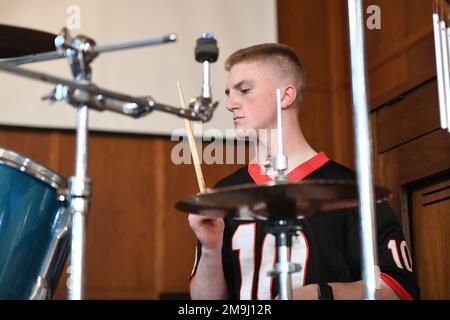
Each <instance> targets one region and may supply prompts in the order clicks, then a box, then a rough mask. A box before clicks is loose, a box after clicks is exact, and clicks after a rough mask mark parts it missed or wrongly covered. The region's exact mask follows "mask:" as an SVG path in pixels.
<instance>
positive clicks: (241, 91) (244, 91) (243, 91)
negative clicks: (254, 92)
mask: <svg viewBox="0 0 450 320" xmlns="http://www.w3.org/2000/svg"><path fill="white" fill-rule="evenodd" d="M249 91H250V88H247V89H241V90H239V92H240V93H241V94H246V93H248V92H249Z"/></svg>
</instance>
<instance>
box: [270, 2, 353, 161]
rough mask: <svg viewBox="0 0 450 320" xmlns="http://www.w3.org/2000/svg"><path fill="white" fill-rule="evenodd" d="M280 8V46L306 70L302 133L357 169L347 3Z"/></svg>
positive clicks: (282, 5)
mask: <svg viewBox="0 0 450 320" xmlns="http://www.w3.org/2000/svg"><path fill="white" fill-rule="evenodd" d="M277 9H278V34H279V41H280V42H281V43H284V44H287V45H289V46H290V47H292V48H293V49H294V50H295V51H296V52H297V54H298V55H299V57H300V59H301V60H302V62H303V64H304V67H305V70H306V88H305V95H304V97H305V98H304V102H303V104H302V106H301V111H300V123H301V127H302V130H303V133H304V135H305V137H306V139H307V140H308V141H309V142H310V143H311V145H312V146H313V148H315V149H316V150H319V151H321V150H323V151H325V152H326V153H327V154H328V155H329V156H330V157H331V158H333V159H334V160H336V161H338V162H340V163H342V164H344V165H346V166H348V167H351V168H353V167H354V151H353V144H354V142H353V141H354V138H353V126H352V113H351V110H352V109H351V97H350V88H349V64H348V62H349V56H348V36H347V34H348V31H347V16H346V10H347V7H346V1H343V0H338V1H330V0H302V1H296V0H279V1H278V6H277Z"/></svg>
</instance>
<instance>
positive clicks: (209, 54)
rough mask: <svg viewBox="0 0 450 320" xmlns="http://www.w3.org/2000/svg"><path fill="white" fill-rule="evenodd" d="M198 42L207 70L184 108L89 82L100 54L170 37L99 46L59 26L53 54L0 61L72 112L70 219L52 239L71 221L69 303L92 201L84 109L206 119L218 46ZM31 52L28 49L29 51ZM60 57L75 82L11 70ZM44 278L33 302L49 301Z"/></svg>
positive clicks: (210, 40) (77, 294)
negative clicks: (46, 86)
mask: <svg viewBox="0 0 450 320" xmlns="http://www.w3.org/2000/svg"><path fill="white" fill-rule="evenodd" d="M1 31H2V29H1V28H0V34H1ZM201 39H202V40H201V41H200V40H199V41H197V47H196V58H197V61H199V62H202V63H203V65H204V66H205V65H206V64H208V67H204V72H203V87H202V95H201V96H200V97H197V98H195V99H193V100H192V102H191V104H190V105H189V108H188V109H184V108H178V107H173V106H169V105H165V104H160V103H156V102H155V101H154V100H153V98H151V97H142V98H138V97H131V96H128V95H124V94H121V93H117V92H112V91H109V90H104V89H101V88H98V87H97V86H95V85H94V84H92V83H91V81H90V80H91V71H92V70H91V67H90V63H91V62H92V61H93V59H95V58H96V57H97V56H98V54H99V53H100V52H109V51H116V50H122V49H127V48H135V47H141V46H147V45H154V44H162V43H167V42H173V41H175V40H176V36H175V35H174V34H170V35H168V36H165V37H161V38H158V39H151V40H145V41H139V42H129V43H124V44H117V45H110V46H103V47H101V46H97V45H96V44H95V42H94V41H93V40H92V39H90V38H88V37H85V36H82V35H80V36H77V37H75V38H71V37H70V34H69V32H68V30H67V29H65V28H64V29H63V30H62V32H61V33H60V34H59V35H58V36H57V37H56V38H55V46H56V49H57V50H56V52H51V53H44V54H42V55H40V54H35V55H31V56H26V57H18V58H10V59H4V60H3V61H2V62H1V63H0V70H2V71H5V72H8V73H11V74H16V75H19V76H23V77H26V78H31V79H36V80H39V81H43V82H49V83H53V84H56V87H55V88H54V90H53V91H52V92H51V93H50V94H49V95H47V96H45V97H44V99H48V100H50V101H51V102H54V101H60V100H64V101H66V102H67V103H69V104H71V105H72V106H74V107H76V108H77V125H76V159H75V175H74V176H72V177H71V178H70V179H69V181H68V191H69V198H68V201H69V203H70V210H71V214H72V216H71V220H67V221H66V223H64V224H63V226H64V227H62V228H60V229H59V230H60V232H58V233H57V234H56V235H55V237H56V238H58V237H61V236H62V235H64V234H65V233H66V232H67V225H68V223H71V245H70V247H71V258H70V265H71V275H70V280H71V282H70V284H69V286H68V297H69V299H72V300H79V299H83V298H84V274H85V272H84V265H85V245H86V244H85V240H86V239H85V237H86V232H85V224H86V216H87V214H88V211H89V204H90V197H91V179H90V178H89V177H88V176H87V157H88V149H87V140H88V109H89V108H92V109H95V110H100V111H102V110H109V111H113V112H118V113H121V114H124V115H128V116H132V117H134V118H139V117H141V116H143V115H146V114H148V113H150V112H151V111H153V110H159V111H163V112H167V113H171V114H175V115H177V116H180V117H183V118H187V119H191V120H200V121H209V120H210V119H211V117H212V115H213V111H214V109H215V108H216V107H217V105H218V102H217V101H216V102H213V101H212V95H211V89H210V85H209V82H210V81H209V63H210V62H214V61H215V60H217V55H218V49H217V42H216V40H215V39H214V37H213V35H212V34H204V35H203V36H202V38H201ZM30 50H33V49H32V48H31V49H30ZM38 51H41V50H38ZM197 55H198V56H197ZM5 56H9V55H5ZM61 57H67V59H68V62H69V65H70V68H71V71H72V74H73V76H74V78H75V81H70V80H66V79H61V78H58V77H54V76H51V75H47V74H44V73H40V72H35V71H31V70H27V69H23V68H19V67H16V66H14V65H17V64H21V63H28V62H37V61H44V60H51V59H57V58H61ZM214 57H215V58H214ZM205 70H206V71H205ZM50 251H52V250H50ZM50 256H51V254H50V253H49V255H48V256H47V257H46V258H45V259H44V260H45V261H44V263H43V264H44V265H47V266H48V265H49V264H50V260H51V259H50V258H49V257H50ZM47 278H48V277H47V276H46V275H45V273H42V274H41V275H40V276H39V277H38V280H37V282H36V285H35V288H34V289H33V294H32V297H33V298H45V297H48V295H46V291H45V288H47V287H48V285H49V284H48V280H47Z"/></svg>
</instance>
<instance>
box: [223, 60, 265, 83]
mask: <svg viewBox="0 0 450 320" xmlns="http://www.w3.org/2000/svg"><path fill="white" fill-rule="evenodd" d="M262 69H263V66H262V64H261V63H260V62H259V61H248V62H247V61H245V62H240V63H237V64H235V65H233V67H231V69H230V71H229V72H228V79H227V87H234V86H237V85H240V84H243V83H248V82H253V81H255V78H256V77H259V76H261V74H262V73H261V71H262Z"/></svg>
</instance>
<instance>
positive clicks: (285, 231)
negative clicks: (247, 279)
mask: <svg viewBox="0 0 450 320" xmlns="http://www.w3.org/2000/svg"><path fill="white" fill-rule="evenodd" d="M299 230H300V227H299V226H295V225H293V224H291V223H290V221H289V220H285V219H274V220H273V221H270V223H269V227H268V229H267V231H268V232H269V233H272V234H273V235H274V236H275V246H276V256H277V263H276V265H275V268H274V269H273V270H272V271H269V273H268V275H269V276H271V277H278V291H279V297H280V300H292V278H291V273H294V272H300V271H301V270H302V266H301V265H299V264H296V263H293V262H291V248H292V236H293V235H294V234H296V233H297V232H298V231H299Z"/></svg>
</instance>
